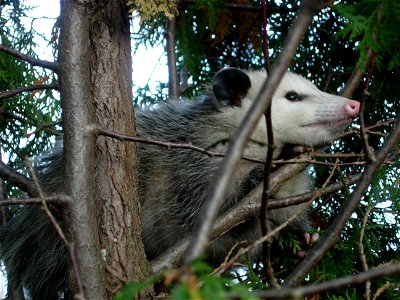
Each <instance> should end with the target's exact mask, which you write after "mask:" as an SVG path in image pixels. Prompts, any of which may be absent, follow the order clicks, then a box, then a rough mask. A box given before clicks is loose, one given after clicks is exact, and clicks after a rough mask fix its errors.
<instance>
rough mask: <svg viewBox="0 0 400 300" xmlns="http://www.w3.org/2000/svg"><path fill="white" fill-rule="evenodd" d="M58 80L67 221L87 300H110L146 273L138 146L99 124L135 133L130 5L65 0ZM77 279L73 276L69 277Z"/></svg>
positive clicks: (62, 11) (116, 2) (121, 2)
mask: <svg viewBox="0 0 400 300" xmlns="http://www.w3.org/2000/svg"><path fill="white" fill-rule="evenodd" d="M59 50H60V51H59V60H60V66H61V70H60V78H61V99H62V107H63V124H64V131H65V133H64V148H65V153H64V156H65V157H64V159H65V174H66V187H65V190H66V192H67V194H69V195H70V196H71V197H72V198H73V200H74V201H73V203H72V205H71V206H70V209H69V212H68V214H67V217H66V221H67V224H68V225H69V229H70V239H71V240H72V242H73V245H74V249H75V254H76V261H77V265H78V267H79V273H80V277H81V279H80V283H81V284H82V285H83V288H84V291H85V296H86V297H87V298H88V299H111V298H112V296H114V295H115V293H116V292H118V291H119V290H120V289H121V288H122V287H123V285H124V284H126V282H129V281H137V280H141V279H143V278H144V275H145V274H146V272H147V270H148V266H147V261H146V259H145V254H144V250H143V245H142V241H141V235H140V220H139V208H138V197H137V179H136V173H137V170H136V148H135V145H134V144H133V143H123V142H119V141H116V140H112V139H108V138H107V139H106V138H104V137H99V138H98V139H97V140H96V130H94V129H95V128H96V127H97V126H100V127H105V128H107V129H109V130H113V131H118V132H121V133H124V134H132V135H133V134H135V125H134V124H135V119H134V109H133V102H132V92H131V73H132V69H131V64H132V61H131V49H130V33H129V20H128V12H127V8H126V5H125V3H124V1H106V2H103V1H96V0H91V1H90V0H88V1H73V0H61V34H60V49H59ZM70 277H71V278H72V276H70Z"/></svg>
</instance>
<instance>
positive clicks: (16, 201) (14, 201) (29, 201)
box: [0, 194, 72, 205]
mask: <svg viewBox="0 0 400 300" xmlns="http://www.w3.org/2000/svg"><path fill="white" fill-rule="evenodd" d="M43 201H45V202H46V203H55V204H62V205H65V204H67V203H68V202H71V201H72V200H71V199H70V197H68V196H67V195H62V194H61V195H54V196H48V197H43V198H40V197H33V198H8V199H5V200H2V201H0V205H21V204H22V205H35V204H42V203H43Z"/></svg>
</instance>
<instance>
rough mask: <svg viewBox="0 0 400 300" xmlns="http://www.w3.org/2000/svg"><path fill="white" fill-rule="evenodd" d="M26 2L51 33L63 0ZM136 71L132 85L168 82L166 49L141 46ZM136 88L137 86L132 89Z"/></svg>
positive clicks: (31, 17) (2, 286)
mask: <svg viewBox="0 0 400 300" xmlns="http://www.w3.org/2000/svg"><path fill="white" fill-rule="evenodd" d="M24 3H26V5H29V6H32V7H33V9H32V10H31V11H29V12H27V16H28V17H26V18H24V20H23V22H24V24H25V25H26V27H30V24H31V23H32V26H33V27H34V29H35V30H36V31H37V32H39V33H41V34H43V35H44V36H46V37H48V38H49V37H50V36H51V31H52V28H53V26H54V22H55V20H56V18H57V17H58V16H59V14H60V1H59V0H25V1H24ZM133 23H134V29H133V30H135V29H137V28H138V24H139V20H138V19H137V18H136V19H134V20H133ZM35 42H36V43H37V44H38V48H37V49H36V53H37V54H38V56H39V57H38V58H39V59H42V60H49V61H53V60H54V58H53V55H52V49H51V47H49V46H48V45H47V43H46V42H45V41H43V39H41V38H39V37H38V38H36V40H35ZM132 62H133V69H134V71H133V73H132V84H133V87H135V86H136V87H144V86H145V85H146V84H147V83H149V87H150V91H152V92H153V91H155V89H156V87H157V86H158V82H160V81H161V82H164V83H165V82H167V81H168V69H167V58H166V55H165V53H164V51H163V46H162V45H160V46H159V47H156V48H146V47H144V46H140V47H139V48H138V50H137V51H136V52H135V53H133V56H132ZM133 89H134V90H135V88H133ZM5 293H6V281H5V278H4V276H2V273H1V272H0V299H3V298H4V297H5Z"/></svg>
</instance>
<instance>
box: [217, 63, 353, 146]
mask: <svg viewBox="0 0 400 300" xmlns="http://www.w3.org/2000/svg"><path fill="white" fill-rule="evenodd" d="M266 76H267V75H266V72H265V71H249V72H244V71H241V70H238V69H234V68H229V69H224V70H222V71H220V72H219V73H217V75H216V77H215V80H214V86H213V91H214V95H215V97H216V98H217V99H218V100H219V101H222V102H223V103H229V104H230V106H236V107H239V109H238V111H241V113H239V115H240V114H241V115H242V117H243V116H244V114H245V113H246V111H247V109H248V107H249V106H250V105H251V102H252V101H254V99H255V98H256V97H257V95H258V92H259V91H260V89H261V86H262V85H263V83H264V81H265V78H266ZM359 107H360V104H359V102H357V101H354V100H350V99H346V98H343V97H340V96H335V95H332V94H328V93H325V92H322V91H321V90H319V89H318V88H317V87H316V86H315V85H314V84H313V83H312V82H311V81H309V80H307V79H305V78H304V77H302V76H300V75H297V74H294V73H286V74H285V75H284V76H283V78H282V80H281V82H280V84H279V86H278V88H277V90H276V91H275V94H274V96H273V98H272V110H271V111H272V113H271V114H272V127H273V132H274V141H275V144H277V145H284V144H297V145H306V146H316V145H320V144H323V143H325V142H328V141H331V140H333V139H335V138H336V136H337V134H338V133H339V132H340V131H341V130H343V129H344V128H345V127H346V126H348V125H349V124H350V123H351V121H352V120H353V119H354V118H355V117H356V116H357V114H358V111H359ZM239 115H237V117H238V116H239ZM264 124H265V123H264V122H263V121H260V125H259V126H258V128H257V129H256V134H257V135H260V134H264V133H262V132H265V129H264V128H265V125H264ZM257 131H258V133H257ZM259 137H261V136H259ZM264 137H265V135H264Z"/></svg>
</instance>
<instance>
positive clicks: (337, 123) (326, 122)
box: [302, 118, 353, 128]
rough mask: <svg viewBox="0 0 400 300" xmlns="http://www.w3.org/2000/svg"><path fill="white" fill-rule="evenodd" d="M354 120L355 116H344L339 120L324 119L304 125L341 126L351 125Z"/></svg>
mask: <svg viewBox="0 0 400 300" xmlns="http://www.w3.org/2000/svg"><path fill="white" fill-rule="evenodd" d="M352 121H353V118H344V119H337V120H324V121H320V122H315V123H310V124H306V125H303V126H302V127H329V128H340V127H344V126H347V125H349V124H350V123H351V122H352Z"/></svg>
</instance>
